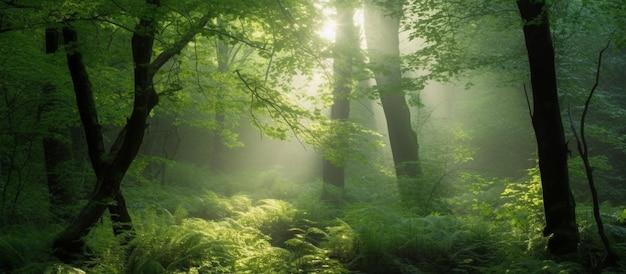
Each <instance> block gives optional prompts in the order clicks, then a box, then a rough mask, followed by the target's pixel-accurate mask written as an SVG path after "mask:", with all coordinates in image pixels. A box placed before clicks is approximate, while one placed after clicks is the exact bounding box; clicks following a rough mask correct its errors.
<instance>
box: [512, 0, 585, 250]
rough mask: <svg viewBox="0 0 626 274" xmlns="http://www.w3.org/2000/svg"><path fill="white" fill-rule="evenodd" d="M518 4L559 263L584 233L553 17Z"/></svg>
mask: <svg viewBox="0 0 626 274" xmlns="http://www.w3.org/2000/svg"><path fill="white" fill-rule="evenodd" d="M517 5H518V8H519V11H520V14H521V17H522V19H523V20H524V23H525V24H524V37H525V40H526V48H527V50H528V61H529V65H530V76H531V82H532V95H533V114H532V124H533V127H534V129H535V137H536V139H537V148H538V154H539V155H538V157H539V170H540V172H541V184H542V187H543V202H544V211H545V217H546V227H545V229H544V231H543V233H544V236H550V238H549V240H548V251H549V252H550V253H551V254H552V255H554V256H555V257H557V259H567V258H568V257H569V256H570V255H572V254H575V253H576V252H577V251H578V242H579V234H578V227H577V224H576V214H575V213H576V212H575V203H574V198H573V196H572V193H571V190H570V185H569V174H568V167H567V155H568V148H567V143H566V141H565V136H564V132H563V123H562V120H561V111H560V107H559V99H558V94H557V79H556V69H555V63H554V48H553V45H552V40H551V34H550V25H549V21H548V14H547V10H546V7H545V4H544V1H532V0H518V1H517Z"/></svg>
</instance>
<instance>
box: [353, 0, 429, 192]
mask: <svg viewBox="0 0 626 274" xmlns="http://www.w3.org/2000/svg"><path fill="white" fill-rule="evenodd" d="M365 3H366V4H365V5H366V6H365V20H364V21H365V34H366V37H367V47H368V51H369V57H370V63H371V64H372V65H373V69H374V77H375V79H376V85H377V87H378V91H379V94H380V100H381V103H382V107H383V110H384V112H385V118H386V120H387V129H388V132H389V143H390V146H391V152H392V154H393V162H394V165H395V169H396V176H397V177H398V178H399V179H402V178H407V179H415V178H417V177H418V176H419V175H420V173H421V171H420V165H419V155H418V150H419V147H418V142H417V134H416V133H415V131H414V130H413V128H412V125H411V113H410V111H409V106H408V104H407V102H406V98H405V95H404V91H403V89H402V72H401V63H400V49H399V44H400V42H399V37H398V35H399V28H400V18H399V16H400V15H399V9H400V8H401V7H394V8H391V9H383V8H382V7H380V6H377V4H376V3H375V1H373V0H367V1H365ZM389 3H391V4H393V5H397V4H395V3H396V2H395V1H389ZM389 3H388V5H389ZM413 183H414V182H413ZM401 191H402V190H401Z"/></svg>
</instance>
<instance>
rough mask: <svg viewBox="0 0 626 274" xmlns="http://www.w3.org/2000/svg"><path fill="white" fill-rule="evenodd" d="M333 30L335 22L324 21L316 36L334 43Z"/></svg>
mask: <svg viewBox="0 0 626 274" xmlns="http://www.w3.org/2000/svg"><path fill="white" fill-rule="evenodd" d="M335 28H336V23H335V20H326V21H325V22H324V25H323V26H322V29H321V30H319V32H318V34H319V36H320V37H322V38H324V39H326V40H329V41H331V42H333V41H335Z"/></svg>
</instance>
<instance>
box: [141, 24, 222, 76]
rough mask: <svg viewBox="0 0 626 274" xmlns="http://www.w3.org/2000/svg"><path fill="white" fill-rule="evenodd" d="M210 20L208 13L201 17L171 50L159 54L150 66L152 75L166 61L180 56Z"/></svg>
mask: <svg viewBox="0 0 626 274" xmlns="http://www.w3.org/2000/svg"><path fill="white" fill-rule="evenodd" d="M210 18H211V16H210V15H209V14H208V13H207V14H205V15H204V16H202V18H200V20H199V21H198V23H197V24H196V25H195V26H194V27H193V28H191V29H190V30H189V31H188V32H187V33H185V35H183V37H181V38H180V40H178V41H177V42H176V43H174V45H172V47H171V48H169V49H168V50H166V51H163V52H161V54H159V56H157V57H156V58H155V59H154V61H153V62H152V64H151V65H150V66H151V67H152V73H156V72H157V71H158V70H159V69H160V68H161V67H162V66H163V65H165V63H166V62H167V61H169V60H170V59H172V57H174V56H175V55H178V54H180V52H181V51H182V50H183V48H185V47H186V46H187V44H189V42H191V40H192V39H193V38H194V37H195V36H196V34H198V32H199V30H200V29H202V28H203V27H204V26H205V25H206V24H207V23H208V22H209V19H210Z"/></svg>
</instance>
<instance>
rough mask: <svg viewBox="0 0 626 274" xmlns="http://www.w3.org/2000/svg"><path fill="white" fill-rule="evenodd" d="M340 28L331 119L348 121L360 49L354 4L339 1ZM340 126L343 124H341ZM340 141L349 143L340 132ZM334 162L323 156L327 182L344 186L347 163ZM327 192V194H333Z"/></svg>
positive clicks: (336, 49) (336, 46)
mask: <svg viewBox="0 0 626 274" xmlns="http://www.w3.org/2000/svg"><path fill="white" fill-rule="evenodd" d="M335 7H336V11H337V22H336V24H337V28H336V32H335V45H334V48H333V77H334V83H333V104H332V106H331V108H330V119H331V120H333V121H337V122H339V123H341V122H346V121H347V120H348V118H349V117H350V98H349V97H350V93H351V92H352V89H353V85H354V79H353V78H354V70H355V66H356V62H358V60H356V57H357V56H358V51H359V40H358V34H357V30H356V27H355V26H354V9H355V7H353V6H352V5H350V4H347V3H341V2H337V3H336V4H335ZM336 126H341V124H338V125H336ZM332 138H335V139H336V140H337V141H338V142H339V143H340V144H343V143H345V146H348V145H349V144H348V143H347V141H343V140H345V137H344V136H340V135H336V136H333V137H332ZM339 162H340V163H333V162H331V161H330V160H326V159H325V160H323V163H322V171H323V172H322V177H323V180H324V182H325V183H328V184H330V185H333V186H335V187H339V188H343V187H344V185H345V163H341V162H343V161H339ZM329 194H330V193H326V192H324V193H323V196H331V195H329Z"/></svg>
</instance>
